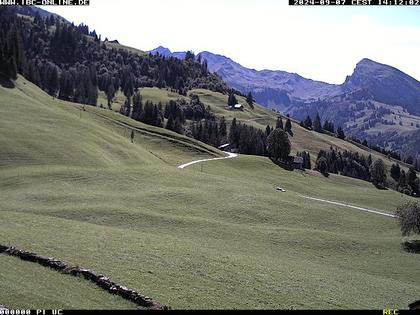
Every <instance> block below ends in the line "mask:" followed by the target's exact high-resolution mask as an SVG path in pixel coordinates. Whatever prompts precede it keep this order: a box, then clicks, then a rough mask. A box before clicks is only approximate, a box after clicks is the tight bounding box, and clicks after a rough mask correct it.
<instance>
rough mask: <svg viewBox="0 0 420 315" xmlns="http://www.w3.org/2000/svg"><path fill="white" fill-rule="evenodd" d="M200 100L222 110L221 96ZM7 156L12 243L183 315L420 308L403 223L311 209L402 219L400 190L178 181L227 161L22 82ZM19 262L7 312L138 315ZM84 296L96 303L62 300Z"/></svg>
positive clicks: (4, 170) (241, 179)
mask: <svg viewBox="0 0 420 315" xmlns="http://www.w3.org/2000/svg"><path fill="white" fill-rule="evenodd" d="M143 90H144V89H143ZM196 92H197V93H202V95H200V99H202V101H203V102H205V103H206V104H207V102H209V103H210V102H211V104H210V105H211V106H212V109H213V111H215V112H216V113H217V111H220V112H221V113H223V112H222V110H223V109H222V108H221V107H220V105H219V104H220V103H217V102H216V101H215V100H209V99H207V97H206V96H205V95H204V94H205V93H208V94H209V93H210V92H206V91H196ZM159 93H161V92H159ZM209 95H210V96H208V98H211V97H213V96H212V95H211V94H209ZM214 97H216V98H217V97H220V96H219V95H218V94H215V95H214ZM255 113H258V114H259V115H261V116H264V115H266V116H267V117H265V116H264V117H262V118H261V120H262V119H274V116H272V118H270V115H269V114H268V112H267V111H265V110H264V109H262V108H259V107H258V108H257V109H256V111H255ZM255 113H249V112H247V111H245V112H244V113H237V114H238V115H244V117H241V119H243V120H247V119H248V120H249V119H255V118H259V117H255V116H253V115H255ZM218 114H219V113H218ZM223 114H224V113H223ZM235 115H236V113H235ZM246 115H248V116H246ZM225 116H228V115H227V114H225ZM253 123H254V124H257V123H258V120H257V121H254V122H253ZM265 124H266V122H265V121H264V122H261V126H263V125H265ZM293 127H294V130H295V131H296V136H295V137H294V139H293V141H294V143H295V144H296V149H300V147H298V145H299V142H298V139H301V140H300V141H301V144H300V145H301V146H302V148H304V149H308V148H307V147H305V146H306V145H307V144H308V143H309V142H310V143H312V140H307V141H308V142H307V143H305V142H304V137H301V136H300V135H301V134H303V132H305V131H304V130H301V129H299V128H298V127H297V126H296V125H294V126H293ZM131 130H134V131H135V138H134V144H133V143H131V142H130V139H129V135H130V133H131ZM309 137H312V138H310V139H313V141H318V142H315V143H314V144H313V148H311V150H312V151H314V152H315V150H318V148H317V147H316V145H317V143H320V144H322V145H323V146H329V143H324V137H327V136H325V135H318V134H314V133H309ZM316 139H317V140H316ZM330 141H337V143H339V144H340V145H343V146H344V145H350V144H348V143H347V142H345V143H344V142H343V143H342V142H341V141H339V140H337V139H334V138H331V140H330ZM0 147H1V148H2V149H1V155H0V191H1V194H0V239H1V242H2V243H5V244H8V245H14V246H17V247H19V248H22V249H26V250H29V251H33V252H37V253H39V254H40V255H48V256H55V257H57V258H59V259H61V260H63V261H66V262H68V263H69V264H71V265H80V266H84V267H88V268H92V269H94V270H96V271H98V272H101V273H104V274H106V275H108V276H109V277H111V278H112V279H113V280H114V281H116V282H119V283H122V284H124V285H126V286H128V287H130V288H133V289H135V290H137V291H139V292H141V293H143V294H145V295H148V296H151V297H152V298H154V299H156V300H158V301H159V302H161V303H163V304H167V305H170V306H171V307H172V308H175V309H177V308H216V309H220V308H294V309H297V308H298V309H308V308H315V309H322V308H376V309H378V308H379V309H382V308H384V307H392V308H407V305H408V303H409V302H411V301H413V300H416V299H418V296H419V295H420V281H419V279H418V278H417V277H415V276H414V275H415V273H416V272H417V270H418V257H417V256H416V255H414V254H408V253H405V252H403V251H402V249H401V247H400V242H401V235H400V231H399V228H398V226H397V224H396V222H395V220H394V219H392V218H389V217H385V216H380V215H376V214H372V213H366V212H362V211H359V210H356V209H352V208H347V207H341V206H335V205H331V204H327V203H322V202H315V201H311V200H308V199H305V198H303V197H302V195H306V196H311V197H317V198H324V199H328V200H335V201H340V202H347V203H351V204H353V205H357V206H361V207H368V208H370V209H377V210H379V211H383V212H387V213H392V212H393V210H394V208H395V207H396V206H397V205H399V204H400V203H401V202H403V201H404V200H409V199H410V197H407V196H403V195H401V194H398V193H396V192H394V191H391V190H377V189H375V188H374V187H373V186H372V185H371V184H370V183H368V182H364V181H360V180H355V179H351V178H346V177H342V176H337V175H331V176H330V177H329V178H325V177H323V176H321V175H319V174H318V173H316V172H312V171H307V172H305V173H302V172H288V171H285V170H283V169H281V168H279V167H277V166H276V165H274V164H273V163H271V161H270V160H269V159H268V158H263V157H256V156H246V155H241V156H239V157H237V158H234V159H229V160H219V161H211V162H208V163H203V164H197V165H193V166H191V167H189V168H187V169H178V168H177V167H176V166H177V165H179V164H181V163H186V162H189V161H193V160H197V159H203V158H211V157H217V156H221V152H219V151H218V150H216V149H214V148H211V147H209V146H207V145H204V144H202V143H200V142H198V141H195V140H193V139H190V138H187V137H184V136H181V135H178V134H175V133H172V132H170V131H167V130H164V129H160V128H156V127H150V126H147V125H144V124H142V123H139V122H135V121H132V120H130V119H129V118H126V117H124V116H121V115H119V114H116V113H114V112H112V111H109V110H105V109H99V108H93V107H88V106H85V111H83V107H82V106H81V105H75V104H72V103H66V102H63V101H59V100H57V99H53V98H52V97H51V96H48V95H47V94H45V93H44V92H42V91H40V90H39V89H38V88H36V87H35V86H34V85H32V84H31V83H29V82H28V81H26V80H24V79H22V78H19V79H18V81H17V88H15V89H6V88H3V87H0ZM312 151H311V153H312ZM277 186H281V187H283V188H285V189H286V192H285V193H279V192H277V191H276V190H275V188H276V187H277ZM14 260H15V258H10V257H7V256H4V255H0V275H1V276H0V280H1V281H0V282H2V283H3V282H4V281H5V282H4V283H3V284H2V285H3V286H4V287H7V288H8V287H9V286H12V284H13V290H6V289H3V287H2V285H1V284H0V288H1V290H0V303H1V304H5V305H7V306H8V307H10V308H25V307H27V306H28V305H29V306H31V307H48V308H60V307H72V306H73V305H77V306H80V307H81V308H82V307H83V308H85V307H86V308H98V307H99V306H98V304H99V305H100V306H103V307H104V308H108V305H109V304H110V303H113V307H116V308H129V307H131V306H130V305H129V304H126V302H125V301H123V300H120V299H117V298H116V297H113V296H112V295H109V294H106V293H104V292H101V291H98V290H96V288H93V289H92V288H91V287H90V284H88V283H85V282H83V280H80V279H75V278H72V279H73V281H72V283H70V282H67V281H66V284H65V285H64V284H63V282H62V281H64V280H62V277H66V278H67V276H65V275H61V274H56V273H54V272H52V271H50V270H48V269H45V268H43V267H40V266H37V265H31V264H30V263H26V262H25V263H24V262H19V261H18V262H16V263H14ZM11 265H13V268H12V266H11ZM31 268H32V269H33V270H34V271H33V272H32V271H30V269H31ZM35 269H36V270H35ZM41 272H42V273H44V272H45V277H47V278H48V279H50V283H53V284H56V286H55V288H56V292H55V294H56V296H54V297H53V298H51V293H52V291H51V288H50V287H48V286H40V285H39V284H37V283H38V281H37V279H36V277H39V273H41ZM4 279H5V280H4ZM15 279H21V280H23V279H26V280H27V281H26V282H24V281H16V280H15ZM78 283H81V286H80V292H81V293H83V292H86V296H88V294H89V296H92V298H90V299H89V300H88V301H85V302H84V303H82V301H81V300H80V298H81V294H76V293H74V294H72V295H68V299H69V301H64V300H63V299H62V296H63V294H64V295H65V292H66V290H72V291H73V288H74V287H75V286H77V287H78V288H79V286H78ZM16 292H23V293H24V294H25V299H22V298H21V297H20V295H19V294H16ZM63 292H64V293H63ZM66 296H67V295H66ZM35 304H36V305H35ZM38 305H39V306H38Z"/></svg>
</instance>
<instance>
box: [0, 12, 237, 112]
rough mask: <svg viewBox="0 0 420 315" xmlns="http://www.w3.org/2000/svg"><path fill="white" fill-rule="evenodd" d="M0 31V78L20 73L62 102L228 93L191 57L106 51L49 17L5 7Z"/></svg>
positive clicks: (83, 31) (91, 37) (90, 35)
mask: <svg viewBox="0 0 420 315" xmlns="http://www.w3.org/2000/svg"><path fill="white" fill-rule="evenodd" d="M0 26H1V32H0V48H1V53H0V72H1V73H2V74H3V75H5V76H7V77H8V78H11V79H15V78H16V76H17V74H18V73H20V74H22V75H24V76H25V77H26V78H27V79H29V80H30V81H32V82H33V83H35V84H36V85H38V86H39V87H41V88H42V89H43V90H44V91H46V92H47V93H49V94H50V95H53V96H56V97H58V98H60V99H63V100H67V101H74V102H79V103H84V104H90V105H96V101H97V95H98V90H100V91H103V92H105V94H106V95H107V97H108V99H109V100H111V99H112V98H113V96H114V95H115V93H116V92H117V91H118V90H121V91H122V92H123V93H124V94H125V95H126V96H127V97H131V96H133V95H134V93H135V90H136V89H138V88H139V87H145V86H147V87H152V86H157V87H160V88H170V89H173V90H176V91H178V92H179V93H180V94H183V95H185V94H186V93H187V91H188V90H190V89H192V88H204V89H210V90H213V91H217V92H221V93H228V92H229V91H230V89H229V88H228V87H227V85H226V84H225V83H224V82H223V81H222V80H221V79H220V78H219V77H218V76H217V75H216V74H213V73H211V72H209V70H208V69H207V62H206V61H205V60H199V59H197V58H195V56H194V54H193V53H187V55H186V57H185V59H184V60H179V59H176V58H172V57H169V58H166V57H164V56H161V55H151V54H141V53H133V52H129V51H128V50H125V49H115V48H108V47H107V45H106V43H105V42H103V41H102V40H101V38H100V37H98V36H97V34H96V32H95V31H90V30H89V27H88V26H86V25H83V24H81V25H79V26H75V25H74V24H70V23H68V22H66V21H64V20H62V19H60V18H58V17H54V16H53V15H51V16H49V17H45V18H43V17H41V16H40V15H38V14H35V16H33V17H20V16H18V15H17V14H16V9H15V8H13V7H6V6H2V7H1V8H0Z"/></svg>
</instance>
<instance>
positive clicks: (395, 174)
mask: <svg viewBox="0 0 420 315" xmlns="http://www.w3.org/2000/svg"><path fill="white" fill-rule="evenodd" d="M390 173H391V177H392V178H393V179H394V180H395V181H396V182H398V181H399V179H400V177H401V167H400V165H399V164H392V166H391V170H390Z"/></svg>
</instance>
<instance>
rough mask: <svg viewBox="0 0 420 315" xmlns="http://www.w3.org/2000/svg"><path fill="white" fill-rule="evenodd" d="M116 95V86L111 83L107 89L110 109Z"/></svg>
mask: <svg viewBox="0 0 420 315" xmlns="http://www.w3.org/2000/svg"><path fill="white" fill-rule="evenodd" d="M114 96H115V88H114V85H113V84H112V83H110V84H109V85H108V88H107V90H106V98H107V102H108V108H109V109H112V100H113V99H114Z"/></svg>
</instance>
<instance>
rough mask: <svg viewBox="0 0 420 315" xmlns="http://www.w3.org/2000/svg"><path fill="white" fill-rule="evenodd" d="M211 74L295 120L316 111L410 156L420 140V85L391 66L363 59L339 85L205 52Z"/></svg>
mask: <svg viewBox="0 0 420 315" xmlns="http://www.w3.org/2000/svg"><path fill="white" fill-rule="evenodd" d="M151 53H153V54H156V53H159V54H161V55H164V56H172V57H176V58H184V57H185V52H171V51H170V50H169V49H168V48H164V47H158V48H156V49H154V50H152V51H151ZM198 55H200V56H201V58H202V59H206V60H207V63H208V67H209V69H210V70H211V71H213V72H217V73H218V74H219V75H220V76H221V77H222V79H223V80H224V81H225V82H226V83H228V84H229V85H230V86H231V87H233V88H235V89H237V90H239V91H241V92H243V93H248V92H249V91H251V92H252V94H253V95H254V98H255V100H256V101H257V102H258V103H260V104H262V105H264V106H267V107H270V108H274V109H276V110H280V111H282V112H283V113H288V114H290V115H291V116H292V117H294V118H296V119H301V120H302V119H304V118H305V117H306V116H307V115H309V116H312V117H313V116H315V115H316V113H317V112H318V113H319V114H320V116H321V118H322V119H323V120H326V119H328V120H331V121H333V122H334V123H335V124H336V126H338V125H340V126H343V127H344V129H345V131H346V132H347V133H349V134H351V135H354V136H356V137H358V138H361V139H367V140H368V141H369V142H372V143H375V144H378V145H381V146H384V147H387V148H390V149H394V150H399V151H402V150H404V151H407V150H408V152H410V154H417V153H418V152H412V151H413V150H414V149H411V147H407V144H408V143H410V142H412V140H410V139H412V136H413V135H415V136H416V137H418V138H420V82H419V81H417V80H416V79H414V78H412V77H410V76H409V75H407V74H405V73H403V72H402V71H400V70H398V69H396V68H393V67H391V66H388V65H384V64H380V63H377V62H375V61H372V60H370V59H362V60H361V61H360V62H359V63H358V64H357V65H356V67H355V69H354V72H353V74H352V75H350V76H347V78H346V79H345V81H344V83H343V84H341V85H336V84H328V83H325V82H320V81H314V80H311V79H307V78H304V77H302V76H300V75H298V74H296V73H289V72H286V71H272V70H261V71H257V70H254V69H249V68H246V67H243V66H242V65H240V64H239V63H237V62H235V61H233V60H232V59H230V58H228V57H225V56H222V55H217V54H213V53H211V52H207V51H204V52H201V53H199V54H198Z"/></svg>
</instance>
